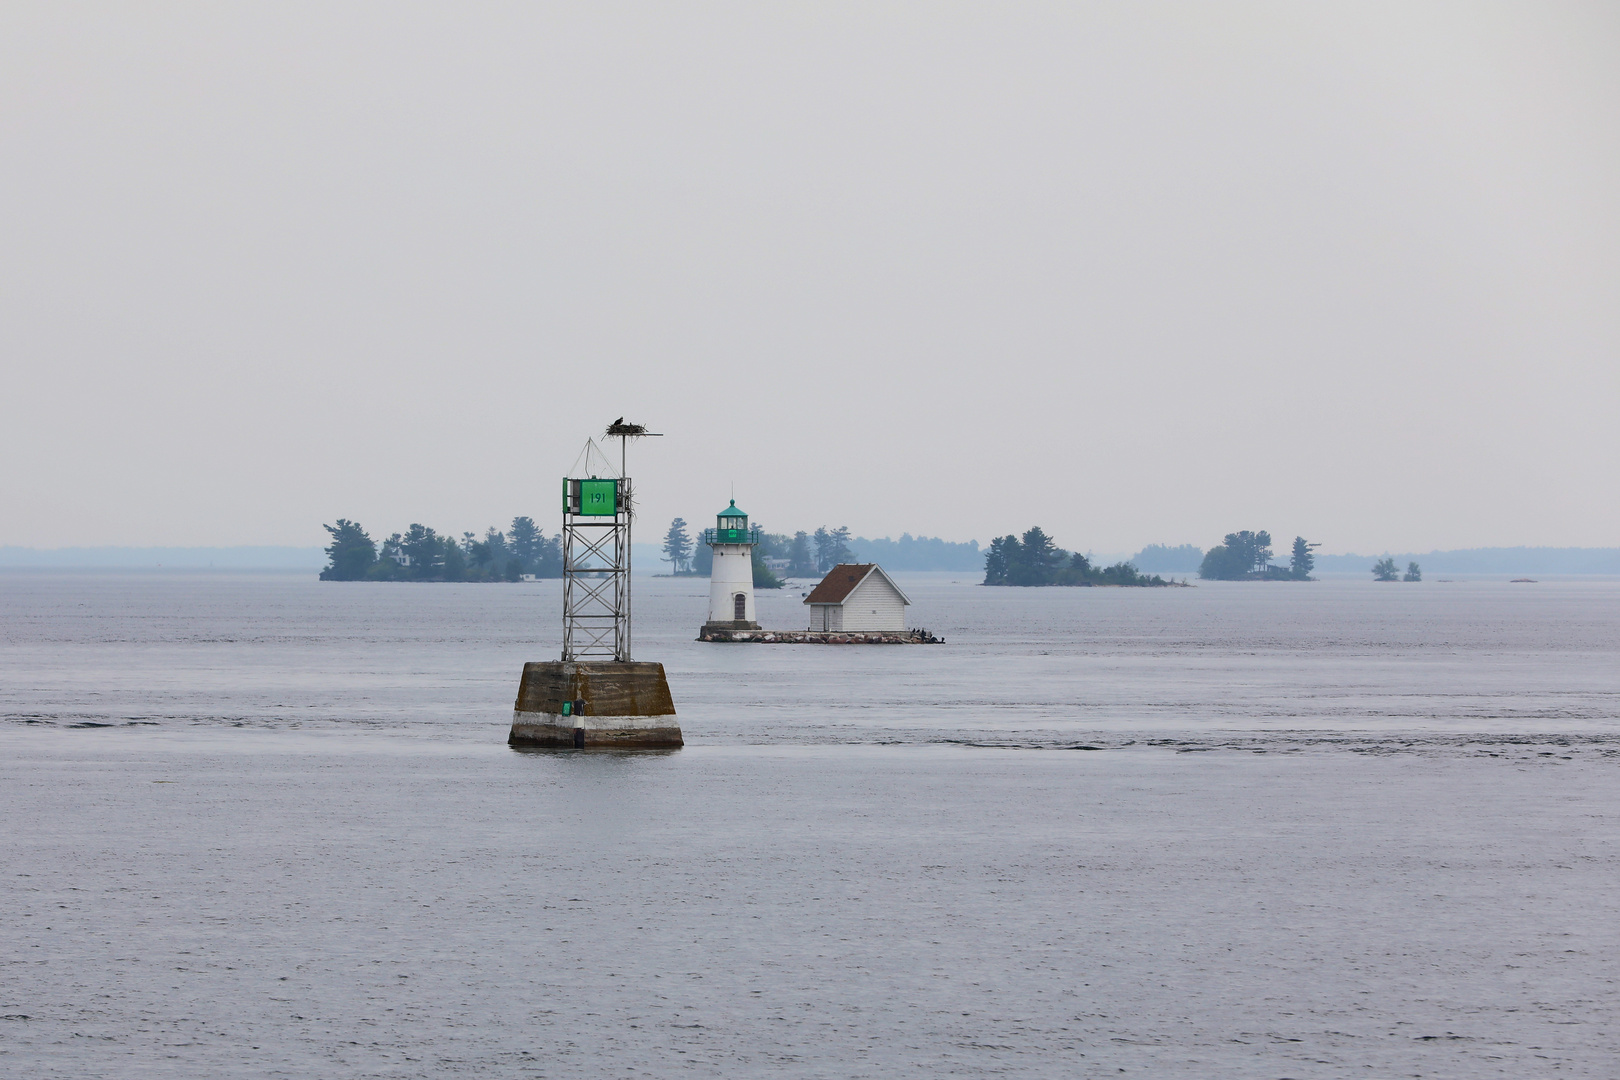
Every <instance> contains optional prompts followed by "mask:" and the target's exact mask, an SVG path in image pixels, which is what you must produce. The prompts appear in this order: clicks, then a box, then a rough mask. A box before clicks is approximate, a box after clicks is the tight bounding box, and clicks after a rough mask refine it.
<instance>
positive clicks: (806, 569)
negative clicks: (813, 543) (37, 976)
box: [787, 529, 816, 577]
mask: <svg viewBox="0 0 1620 1080" xmlns="http://www.w3.org/2000/svg"><path fill="white" fill-rule="evenodd" d="M787 572H788V576H789V577H811V576H812V575H814V574H815V572H816V561H815V559H814V557H812V556H811V554H810V534H809V533H807V532H805V531H804V530H803V529H800V530H799V531H798V532H796V533H794V534H793V544H792V546H791V547H789V548H788V569H787Z"/></svg>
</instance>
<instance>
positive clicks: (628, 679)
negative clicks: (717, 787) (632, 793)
mask: <svg viewBox="0 0 1620 1080" xmlns="http://www.w3.org/2000/svg"><path fill="white" fill-rule="evenodd" d="M564 702H573V703H578V704H579V705H582V706H583V708H581V709H574V708H572V707H571V708H570V714H569V715H566V716H565V715H563V703H564ZM507 742H508V743H509V744H511V745H512V746H553V747H577V746H583V747H585V748H591V747H670V746H680V745H682V742H683V740H682V739H681V726H680V723H679V722H678V721H677V720H676V719H675V702H674V699H673V698H671V697H670V694H669V680H668V679H666V678H665V676H664V665H663V664H653V663H641V662H633V663H628V664H619V663H612V662H592V663H586V662H571V661H560V660H547V661H531V662H530V663H527V664H524V665H523V681H522V683H520V684H519V686H518V696H517V701H516V703H515V704H514V705H513V709H512V733H511V736H510V737H509V738H508V739H507Z"/></svg>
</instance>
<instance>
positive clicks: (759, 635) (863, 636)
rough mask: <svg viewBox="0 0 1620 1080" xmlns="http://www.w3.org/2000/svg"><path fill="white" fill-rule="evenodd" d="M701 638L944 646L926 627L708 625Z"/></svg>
mask: <svg viewBox="0 0 1620 1080" xmlns="http://www.w3.org/2000/svg"><path fill="white" fill-rule="evenodd" d="M697 639H698V640H699V641H721V642H754V643H758V644H761V645H943V644H945V639H944V638H940V637H935V636H934V635H933V634H932V633H930V632H929V631H927V630H727V629H720V628H717V627H716V628H712V627H707V626H705V627H704V628H703V629H702V630H700V631H698V638H697Z"/></svg>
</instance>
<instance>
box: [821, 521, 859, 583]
mask: <svg viewBox="0 0 1620 1080" xmlns="http://www.w3.org/2000/svg"><path fill="white" fill-rule="evenodd" d="M815 541H816V569H817V570H818V571H819V572H821V573H823V574H825V573H826V572H827V571H829V570H831V569H832V568H833V567H835V566H837V565H838V564H839V563H844V562H849V560H850V558H851V556H850V553H849V526H847V525H840V526H838V528H836V529H833V530H831V531H828V529H827V527H826V526H825V525H823V526H822V527H821V528H819V529H817V530H816V535H815Z"/></svg>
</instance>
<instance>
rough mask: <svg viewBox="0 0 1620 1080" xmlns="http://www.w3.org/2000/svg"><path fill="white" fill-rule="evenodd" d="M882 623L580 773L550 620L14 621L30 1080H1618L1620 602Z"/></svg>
mask: <svg viewBox="0 0 1620 1080" xmlns="http://www.w3.org/2000/svg"><path fill="white" fill-rule="evenodd" d="M902 584H903V585H904V586H905V587H906V589H907V591H908V593H909V594H910V596H911V598H912V600H913V601H914V604H913V606H912V608H911V613H912V624H913V625H921V626H926V627H928V628H929V629H931V630H933V631H934V632H935V633H937V634H939V635H941V636H943V637H944V638H945V639H946V644H944V645H939V646H917V647H902V646H891V647H843V648H837V647H816V646H767V645H707V644H700V643H697V642H695V641H693V640H692V638H693V636H694V634H695V631H696V627H697V624H698V622H699V621H701V619H702V616H703V612H704V610H705V607H706V600H707V590H706V588H705V587H704V586H706V582H691V581H673V580H668V579H638V581H637V583H636V588H637V635H638V636H637V648H636V652H637V658H638V659H646V660H659V661H662V662H663V663H664V664H665V666H666V668H667V670H668V672H669V677H670V683H671V687H672V689H673V691H674V695H675V700H676V705H677V709H678V710H679V713H680V719H681V724H682V727H683V729H684V731H685V733H686V738H687V743H688V744H687V746H686V748H685V749H683V750H680V751H674V752H668V753H641V754H597V753H575V752H558V753H517V752H514V751H511V750H509V749H508V748H507V747H506V746H505V735H506V727H507V724H508V723H509V721H510V716H511V712H510V709H511V701H512V698H513V697H514V696H515V693H516V689H517V678H518V673H519V671H520V669H521V665H522V663H523V661H525V660H531V659H550V658H553V657H554V656H555V654H556V649H557V643H558V637H559V634H558V628H557V610H558V606H559V602H560V596H559V590H558V588H557V586H556V583H541V584H537V585H524V586H505V585H467V586H460V585H425V586H424V585H417V586H412V585H387V584H385V585H377V584H352V585H350V584H321V583H318V582H314V581H311V580H310V579H309V578H308V577H306V576H297V575H282V574H259V575H255V574H240V575H229V574H204V573H192V574H163V573H118V574H89V573H83V574H80V573H66V572H54V573H43V572H6V573H0V814H3V818H0V820H3V822H4V829H3V833H0V842H3V848H0V851H3V856H4V857H3V873H4V874H5V880H6V888H5V889H4V891H3V892H0V927H3V928H4V933H5V949H4V953H3V958H4V964H3V966H0V1074H3V1075H7V1076H11V1075H15V1076H30V1077H36V1076H37V1077H130V1076H148V1075H150V1076H164V1077H191V1076H196V1077H218V1076H232V1077H234V1076H255V1077H257V1076H265V1077H270V1076H300V1077H301V1076H323V1077H326V1076H345V1077H347V1076H354V1077H427V1076H446V1075H467V1076H514V1077H515V1076H557V1077H572V1076H580V1077H585V1076H592V1077H594V1076H606V1075H613V1076H619V1075H622V1076H634V1075H653V1076H669V1075H688V1074H689V1075H694V1076H753V1075H760V1074H767V1073H768V1074H773V1075H784V1076H807V1077H809V1076H813V1077H853V1076H874V1077H876V1076H895V1075H916V1076H939V1075H963V1076H1003V1075H1008V1076H1077V1075H1078V1076H1102V1075H1110V1076H1118V1075H1120V1074H1121V1073H1124V1074H1126V1075H1131V1074H1136V1075H1147V1076H1186V1077H1211V1076H1242V1077H1250V1076H1252V1077H1307V1076H1310V1077H1316V1076H1334V1077H1336V1076H1351V1075H1354V1076H1393V1075H1402V1076H1425V1077H1477V1076H1495V1075H1502V1076H1520V1077H1522V1076H1526V1075H1538V1076H1540V1075H1552V1074H1557V1075H1568V1076H1585V1077H1611V1076H1613V1075H1614V1074H1615V1063H1616V1062H1617V1061H1620V1015H1617V1013H1620V984H1617V978H1620V977H1617V976H1616V974H1615V973H1616V971H1620V850H1617V846H1620V834H1617V832H1616V825H1617V824H1620V583H1616V582H1612V581H1560V582H1539V583H1534V584H1510V583H1507V582H1497V581H1483V582H1424V583H1420V584H1416V585H1408V584H1397V585H1375V584H1373V583H1371V582H1360V581H1324V582H1319V583H1314V584H1308V585H1300V584H1296V583H1279V584H1237V585H1225V584H1219V583H1215V584H1204V585H1201V586H1200V587H1198V588H1190V589H1161V590H1125V589H1044V590H1042V589H1037V590H1021V589H983V588H977V587H973V586H971V585H970V584H969V583H968V582H967V581H965V580H962V578H960V577H959V578H958V579H957V580H955V581H953V580H952V579H951V578H950V576H949V575H945V576H918V577H916V578H903V579H902ZM801 591H802V590H794V589H790V590H784V592H783V593H781V594H769V595H766V596H763V597H762V598H761V600H760V604H759V607H760V617H761V621H762V622H764V623H765V624H766V625H774V626H780V627H794V626H802V625H804V617H803V615H802V607H801V605H800V604H799V593H800V592H801Z"/></svg>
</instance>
